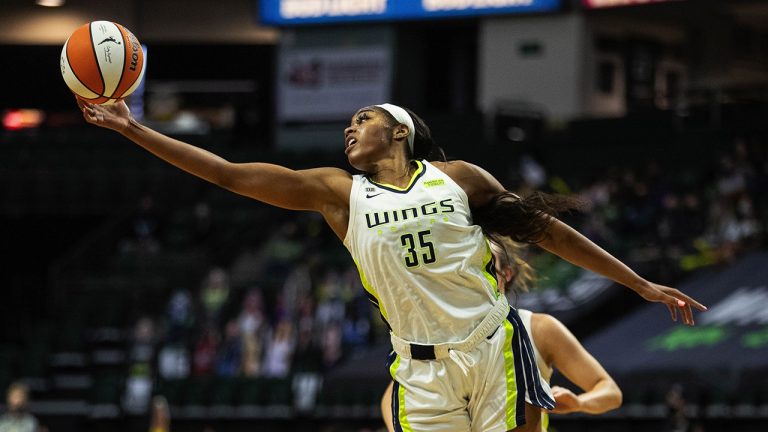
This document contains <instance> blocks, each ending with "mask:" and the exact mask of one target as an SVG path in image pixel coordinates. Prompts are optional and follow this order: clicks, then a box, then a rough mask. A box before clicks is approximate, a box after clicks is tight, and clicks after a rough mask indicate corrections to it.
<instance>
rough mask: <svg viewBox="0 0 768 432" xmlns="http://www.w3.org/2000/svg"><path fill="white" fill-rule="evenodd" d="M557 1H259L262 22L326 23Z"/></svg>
mask: <svg viewBox="0 0 768 432" xmlns="http://www.w3.org/2000/svg"><path fill="white" fill-rule="evenodd" d="M560 2H561V0H262V1H260V2H259V15H260V20H261V23H262V24H265V25H277V26H284V25H299V24H328V23H343V22H366V21H400V20H414V19H431V18H456V17H466V16H477V15H491V14H511V13H535V12H550V11H555V10H558V9H559V8H560Z"/></svg>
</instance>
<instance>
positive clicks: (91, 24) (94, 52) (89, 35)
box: [88, 22, 107, 97]
mask: <svg viewBox="0 0 768 432" xmlns="http://www.w3.org/2000/svg"><path fill="white" fill-rule="evenodd" d="M88 37H89V38H90V40H91V50H92V51H93V58H94V60H96V70H97V71H98V72H99V78H101V88H103V89H104V91H103V92H104V93H106V92H107V83H106V82H105V81H104V75H102V73H101V64H100V63H99V56H98V54H96V45H94V43H93V22H91V23H89V24H88ZM94 93H96V94H100V95H102V96H104V97H107V96H106V95H103V94H101V92H94Z"/></svg>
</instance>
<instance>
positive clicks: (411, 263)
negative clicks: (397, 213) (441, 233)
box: [400, 230, 437, 267]
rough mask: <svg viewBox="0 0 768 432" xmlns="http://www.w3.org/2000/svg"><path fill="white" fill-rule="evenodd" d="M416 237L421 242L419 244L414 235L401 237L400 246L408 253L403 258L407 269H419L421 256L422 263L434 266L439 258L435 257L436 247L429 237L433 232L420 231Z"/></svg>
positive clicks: (409, 234)
mask: <svg viewBox="0 0 768 432" xmlns="http://www.w3.org/2000/svg"><path fill="white" fill-rule="evenodd" d="M416 235H417V236H418V240H419V241H418V244H417V243H416V239H415V238H414V237H413V234H412V233H407V234H403V235H401V236H400V244H401V245H402V246H403V247H404V248H405V251H406V254H405V256H404V257H403V259H404V261H405V265H406V266H407V267H418V266H419V256H421V262H422V263H424V264H432V263H433V262H435V261H437V258H436V257H435V246H434V244H432V242H431V241H429V239H428V237H429V236H430V235H432V232H431V231H429V230H426V231H419V232H418V233H417V234H416ZM417 248H418V251H417Z"/></svg>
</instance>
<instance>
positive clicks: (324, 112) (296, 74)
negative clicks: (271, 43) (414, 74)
mask: <svg viewBox="0 0 768 432" xmlns="http://www.w3.org/2000/svg"><path fill="white" fill-rule="evenodd" d="M390 65H391V61H390V49H389V48H388V47H386V46H367V47H355V48H315V49H295V50H286V51H285V52H283V53H281V55H280V60H279V69H278V74H279V75H278V80H277V82H278V89H277V111H278V112H277V114H278V120H279V121H281V122H317V121H335V120H349V119H350V118H351V117H352V115H353V114H354V113H355V111H356V110H357V109H359V108H361V107H364V106H367V105H373V104H378V103H382V101H387V100H389V97H390V89H391V84H392V83H391V81H392V72H391V67H390Z"/></svg>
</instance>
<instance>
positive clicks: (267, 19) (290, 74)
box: [0, 0, 768, 432]
mask: <svg viewBox="0 0 768 432" xmlns="http://www.w3.org/2000/svg"><path fill="white" fill-rule="evenodd" d="M99 19H104V20H111V21H115V22H118V23H120V24H123V25H124V26H126V27H127V28H128V29H130V30H131V31H133V33H134V34H136V36H137V37H138V38H139V40H140V41H141V42H142V43H143V44H144V49H145V53H146V58H147V70H146V75H145V79H144V85H143V86H142V87H141V88H140V89H139V90H138V91H137V92H136V93H135V94H134V95H133V96H131V97H130V100H129V104H130V106H131V107H132V110H133V112H134V115H135V116H136V117H139V118H141V119H142V121H143V122H145V123H146V124H148V125H150V126H151V127H153V128H156V129H157V130H159V131H162V132H164V133H167V134H170V135H172V136H175V137H179V138H180V139H183V140H185V141H188V142H190V143H193V144H195V145H198V146H200V147H203V148H206V149H208V150H211V151H213V152H215V153H217V154H219V155H221V156H223V157H225V158H227V159H229V160H232V161H241V162H245V161H269V162H275V163H280V164H284V165H286V166H289V167H291V168H305V167H314V166H338V167H343V168H348V167H347V164H346V158H345V156H344V154H343V142H342V131H343V128H344V127H345V125H347V124H348V122H349V117H350V116H351V115H352V114H353V113H354V111H355V110H357V109H358V108H360V107H362V106H365V105H369V104H373V103H381V102H383V101H392V102H394V103H397V104H400V105H403V106H407V107H409V108H411V109H413V110H414V111H415V112H417V113H418V114H420V115H421V116H422V117H423V118H424V119H425V120H426V121H427V123H428V124H429V125H430V126H431V127H432V130H433V133H434V135H435V137H436V140H437V142H438V143H439V144H441V145H442V146H443V147H444V148H445V150H446V153H447V154H448V156H449V157H451V158H461V159H466V160H469V161H471V162H474V163H477V164H479V165H481V166H483V167H485V168H487V169H489V171H491V172H492V173H493V174H494V175H495V176H496V177H497V178H499V179H500V180H501V181H502V183H504V184H505V186H507V187H508V188H509V189H510V190H514V191H517V192H519V193H523V194H525V193H528V192H530V191H533V190H542V191H547V192H557V193H567V194H575V195H578V196H579V197H581V198H582V199H584V200H585V201H586V202H587V203H588V209H587V210H586V211H585V212H583V213H581V214H573V215H568V216H566V218H565V219H566V221H567V222H568V223H570V224H572V225H574V226H575V227H577V228H578V229H579V230H580V231H581V232H582V233H584V234H585V235H587V236H589V237H590V238H591V239H593V240H594V241H595V242H597V243H598V244H600V245H602V246H603V247H605V248H606V249H608V250H609V251H610V252H611V253H613V254H615V255H617V256H618V257H620V258H621V259H622V260H624V261H625V262H627V263H628V264H630V265H631V266H632V267H633V268H634V269H636V270H637V271H638V272H639V273H641V274H642V275H643V276H645V277H646V278H649V279H651V280H655V281H657V282H661V283H665V284H669V285H673V286H677V287H679V288H681V289H683V290H684V291H685V292H687V293H689V294H691V295H692V296H694V297H695V298H697V299H699V300H701V301H702V302H703V303H705V304H707V305H708V306H709V308H710V310H709V312H707V313H705V314H698V315H697V325H696V327H692V328H689V327H684V326H682V325H678V324H674V323H672V322H671V321H670V320H669V316H668V315H669V314H668V312H667V310H666V308H664V307H662V306H656V305H649V304H645V303H644V302H643V301H642V300H641V299H640V298H639V297H637V296H636V295H634V294H632V293H630V292H629V290H627V289H625V288H623V287H619V286H617V285H615V284H613V283H611V282H610V281H607V280H605V279H603V278H601V277H598V276H596V275H594V274H591V273H588V272H584V271H582V270H580V269H579V268H575V267H573V266H571V265H569V264H567V263H565V262H563V261H561V260H558V259H556V258H554V257H553V256H550V255H547V254H544V253H541V252H540V251H539V250H537V249H536V248H531V249H530V250H529V251H528V252H527V255H526V259H527V260H528V261H529V262H530V263H531V264H532V265H533V267H534V268H535V269H536V270H537V272H538V282H537V284H536V285H537V286H536V289H535V290H534V291H533V292H531V293H528V294H519V295H515V296H514V297H513V298H512V300H513V301H514V302H516V304H517V305H518V306H520V307H525V308H530V309H532V310H534V311H538V312H547V313H550V314H552V315H554V316H555V317H557V318H559V319H560V320H561V321H563V322H564V323H565V324H566V325H567V326H568V327H569V328H570V329H571V330H572V331H573V332H574V333H575V334H576V336H577V337H578V338H579V339H580V340H581V341H582V342H583V343H584V345H585V346H586V347H587V349H588V350H590V352H592V353H593V354H594V355H595V357H597V359H598V360H599V361H601V362H602V363H603V365H604V366H605V368H606V369H607V370H608V372H609V373H610V374H611V375H613V376H614V378H615V379H616V380H617V382H618V383H619V385H620V386H621V387H622V390H623V391H624V405H623V406H622V408H620V409H618V410H616V411H614V412H611V413H608V414H605V415H602V416H599V417H591V416H583V415H573V416H555V417H554V418H553V420H552V423H553V428H552V429H553V430H557V431H618V430H621V431H675V432H683V431H697V432H702V431H707V432H709V431H734V430H739V431H765V430H768V312H767V311H768V250H767V249H766V247H767V246H768V241H767V240H768V236H767V231H766V229H767V228H768V122H766V118H768V2H766V1H763V0H730V1H725V0H722V1H716V0H687V1H686V0H679V1H675V0H669V1H663V0H655V1H654V0H583V1H577V0H528V1H513V0H509V1H494V2H488V1H479V0H477V1H472V0H466V1H453V0H423V1H417V0H413V1H412V2H411V1H395V0H390V1H386V0H367V1H353V0H328V1H320V0H273V1H267V0H262V1H258V0H219V1H216V2H210V1H205V0H152V1H149V0H122V1H100V0H58V1H57V0H38V1H37V2H36V1H35V0H2V2H1V3H0V58H2V61H1V63H0V65H1V66H0V67H2V77H3V81H2V82H5V87H4V88H3V89H2V91H0V115H1V116H2V127H1V128H0V236H1V237H0V238H1V239H2V240H1V241H0V256H2V264H1V267H0V268H2V275H3V277H2V297H0V323H1V324H2V326H1V327H0V389H7V388H9V386H10V385H11V383H19V382H21V383H23V385H24V386H25V387H26V388H27V389H28V391H29V402H28V403H27V410H28V411H29V412H30V413H31V414H32V415H34V417H36V418H37V420H38V421H39V423H40V425H41V429H40V430H49V431H55V432H58V431H97V430H112V431H147V430H152V431H155V432H161V431H167V430H173V431H201V432H202V431H207V432H212V431H216V432H226V431H245V430H249V431H251V430H261V431H288V430H290V431H304V430H307V431H309V430H312V431H316V430H320V431H374V430H382V427H383V424H382V423H381V421H380V420H379V409H378V402H379V398H380V396H381V393H382V392H383V390H384V388H385V386H386V384H387V382H388V379H389V378H388V375H387V373H386V371H385V369H384V358H385V355H386V353H387V352H388V349H389V339H388V336H387V334H386V331H385V328H384V326H383V324H382V322H381V320H380V319H379V317H378V313H377V312H376V311H375V310H374V309H373V308H372V307H371V306H369V304H368V301H367V299H366V297H365V295H364V291H363V290H362V287H361V286H360V282H359V279H358V276H357V272H356V270H355V268H354V265H353V262H352V260H351V259H350V258H349V256H348V253H347V252H346V250H345V249H344V248H343V246H342V245H341V244H340V242H339V241H338V240H337V239H336V238H335V237H334V235H333V233H332V232H331V230H329V229H328V228H327V227H326V226H325V224H324V222H323V220H322V218H321V217H319V216H318V215H314V214H309V213H307V214H304V213H292V212H287V211H283V210H279V209H275V208H271V207H268V206H266V205H263V204H260V203H257V202H255V201H252V200H248V199H246V198H243V197H239V196H236V195H234V194H232V193H229V192H227V191H224V190H220V189H217V188H216V187H213V186H210V185H208V184H206V183H205V182H203V181H201V180H198V179H196V178H194V177H192V176H190V175H188V174H185V173H182V172H181V171H179V170H177V169H176V168H173V167H171V166H168V165H166V164H164V163H163V162H161V161H159V160H156V159H155V158H154V157H152V156H150V155H149V154H147V153H146V152H144V151H143V150H141V149H139V148H137V147H136V146H134V145H132V144H131V143H129V142H128V141H126V140H125V139H123V138H121V137H119V136H118V135H116V134H114V133H109V132H105V131H102V130H98V129H97V128H95V127H91V126H88V125H86V124H85V123H84V121H83V120H82V117H81V115H80V113H79V111H78V110H77V108H76V106H75V104H74V100H73V97H72V95H71V94H70V93H69V90H68V89H67V87H66V86H65V84H64V82H63V80H62V78H61V75H60V71H59V65H58V62H59V55H60V52H61V47H62V45H63V43H64V41H65V40H66V39H67V37H68V36H69V34H70V33H71V32H72V31H74V29H75V28H77V27H78V26H80V25H82V24H84V23H86V22H89V21H92V20H99ZM554 382H555V383H561V382H563V381H562V378H560V377H558V376H555V378H554ZM570 387H571V388H573V386H570ZM2 408H3V412H5V411H7V410H9V409H11V410H12V409H13V407H12V406H9V405H8V404H6V405H3V407H2ZM168 419H170V420H169V421H168Z"/></svg>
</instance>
